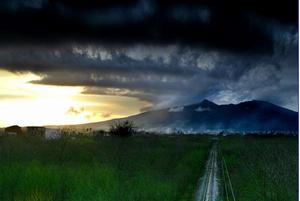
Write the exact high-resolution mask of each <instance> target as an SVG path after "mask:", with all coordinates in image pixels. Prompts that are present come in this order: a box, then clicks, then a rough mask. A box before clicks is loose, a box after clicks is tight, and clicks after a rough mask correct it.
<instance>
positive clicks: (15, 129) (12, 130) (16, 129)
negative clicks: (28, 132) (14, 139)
mask: <svg viewBox="0 0 300 201" xmlns="http://www.w3.org/2000/svg"><path fill="white" fill-rule="evenodd" d="M4 133H5V135H23V132H22V128H21V127H20V126H18V125H14V126H9V127H6V128H5V129H4Z"/></svg>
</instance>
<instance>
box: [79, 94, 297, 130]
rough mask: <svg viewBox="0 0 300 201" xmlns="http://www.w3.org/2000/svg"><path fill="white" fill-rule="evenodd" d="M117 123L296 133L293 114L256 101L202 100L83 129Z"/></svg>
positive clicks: (139, 126) (141, 126) (165, 128)
mask: <svg viewBox="0 0 300 201" xmlns="http://www.w3.org/2000/svg"><path fill="white" fill-rule="evenodd" d="M120 120H130V121H133V122H134V124H135V125H136V126H137V127H138V128H140V129H143V130H148V131H156V132H174V131H184V132H220V131H231V132H256V131H260V132H268V131H283V132H297V131H298V113H297V112H294V111H291V110H288V109H285V108H283V107H279V106H277V105H274V104H272V103H268V102H265V101H258V100H253V101H246V102H241V103H239V104H228V105H217V104H215V103H213V102H211V101H209V100H203V101H202V102H200V103H197V104H192V105H186V106H177V107H171V108H166V109H161V110H155V111H148V112H144V113H140V114H138V115H133V116H129V117H126V118H121V119H114V120H109V121H104V122H97V123H90V124H84V126H87V127H91V128H94V129H107V128H109V126H110V125H112V124H113V123H114V122H116V121H120Z"/></svg>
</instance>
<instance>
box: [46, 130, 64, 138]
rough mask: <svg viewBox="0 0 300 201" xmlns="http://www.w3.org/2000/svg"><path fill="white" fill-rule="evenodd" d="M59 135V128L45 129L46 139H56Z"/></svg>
mask: <svg viewBox="0 0 300 201" xmlns="http://www.w3.org/2000/svg"><path fill="white" fill-rule="evenodd" d="M60 137H61V133H60V131H59V129H57V128H46V131H45V139H46V140H53V139H58V138H60Z"/></svg>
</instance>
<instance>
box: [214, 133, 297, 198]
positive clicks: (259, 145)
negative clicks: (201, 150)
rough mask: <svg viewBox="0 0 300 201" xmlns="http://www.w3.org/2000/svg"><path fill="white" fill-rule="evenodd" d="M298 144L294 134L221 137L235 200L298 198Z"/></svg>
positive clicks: (222, 149)
mask: <svg viewBox="0 0 300 201" xmlns="http://www.w3.org/2000/svg"><path fill="white" fill-rule="evenodd" d="M297 145H298V142H297V138H295V137H227V138H222V141H221V146H220V149H221V153H222V154H223V156H224V159H225V161H226V163H227V166H228V171H229V174H230V177H231V182H232V187H233V189H234V193H235V196H236V200H239V201H253V200H257V201H295V200H297V180H298V179H297V178H298V167H297V164H298V159H297V156H298V154H297V147H298V146H297ZM230 200H231V199H230Z"/></svg>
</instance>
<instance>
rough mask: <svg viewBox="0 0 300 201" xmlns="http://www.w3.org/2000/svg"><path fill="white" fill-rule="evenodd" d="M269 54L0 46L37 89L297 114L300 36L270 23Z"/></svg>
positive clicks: (8, 62)
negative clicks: (255, 105) (250, 105)
mask: <svg viewBox="0 0 300 201" xmlns="http://www.w3.org/2000/svg"><path fill="white" fill-rule="evenodd" d="M266 29H271V30H272V31H270V33H271V34H270V35H269V37H270V38H272V40H273V41H274V45H273V50H272V51H271V52H272V54H245V53H235V52H230V51H225V50H222V49H206V48H204V47H202V48H201V47H186V46H182V45H178V44H174V45H168V46H166V45H146V44H134V45H130V46H125V45H122V46H116V45H110V46H106V45H95V44H94V45H82V44H75V43H73V44H65V45H60V46H47V47H38V46H35V47H34V46H32V47H28V46H24V47H22V46H18V47H0V65H1V66H3V68H6V69H8V70H10V71H14V72H26V71H31V72H34V73H36V74H39V75H41V76H42V79H41V80H36V81H32V83H35V84H49V85H65V86H84V87H85V91H84V92H83V93H85V94H102V95H118V96H129V97H136V98H139V99H141V100H146V101H148V102H150V103H152V104H153V107H154V108H161V107H166V106H174V105H178V104H187V103H192V102H197V101H200V100H202V99H204V98H209V99H211V100H213V101H216V102H217V103H236V102H239V101H245V100H251V99H261V100H266V101H271V102H273V103H275V104H279V105H282V106H286V107H288V108H291V109H293V110H297V98H298V95H297V92H298V91H297V89H298V80H297V75H298V74H297V66H298V50H297V45H298V33H297V31H295V29H294V28H293V27H290V26H285V25H281V24H279V23H271V25H270V26H267V27H266Z"/></svg>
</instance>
